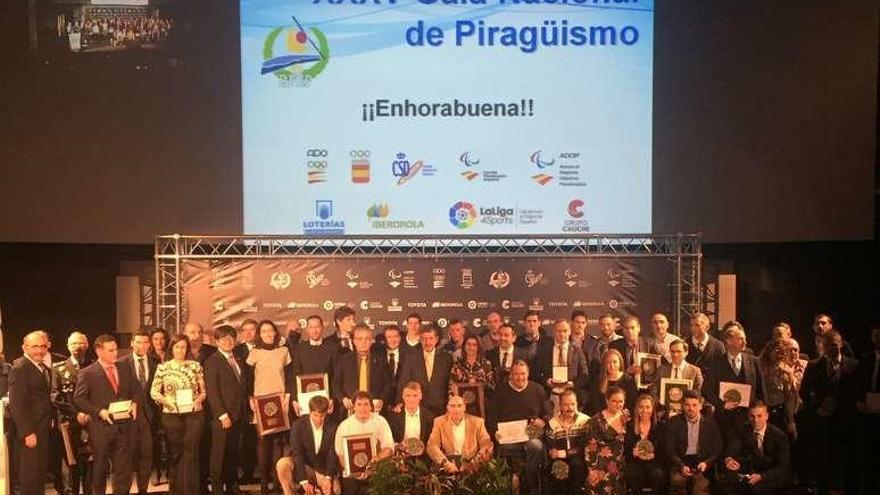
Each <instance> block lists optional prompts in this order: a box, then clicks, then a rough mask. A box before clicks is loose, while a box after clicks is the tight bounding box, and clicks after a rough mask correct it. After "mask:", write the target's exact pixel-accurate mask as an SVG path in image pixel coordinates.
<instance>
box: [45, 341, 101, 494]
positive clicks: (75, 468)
mask: <svg viewBox="0 0 880 495" xmlns="http://www.w3.org/2000/svg"><path fill="white" fill-rule="evenodd" d="M88 349H89V339H88V338H87V337H86V336H85V334H83V333H82V332H77V331H75V332H72V333H71V334H70V336H69V337H67V350H68V351H70V357H68V358H67V359H66V360H65V361H61V362H60V363H55V364H53V365H52V403H53V404H54V405H55V407H56V408H57V409H58V427H59V429H61V428H67V431H68V434H69V438H70V442H71V448H72V449H73V454H74V458H75V460H76V463H75V464H73V465H70V464H69V461H68V459H67V455H66V453H65V455H62V458H63V459H64V463H65V465H66V466H67V473H66V476H65V479H64V493H77V494H78V493H81V492H82V493H89V492H90V491H91V489H92V461H91V460H90V459H91V455H90V454H89V452H88V444H87V442H88V430H87V429H86V427H87V425H88V423H89V421H90V420H91V418H90V417H89V415H88V414H86V413H84V412H82V411H79V410H78V409H77V408H76V406H75V405H73V392H74V390H75V389H76V375H77V374H78V373H79V370H80V369H81V368H85V367H86V366H88V365H89V364H91V360H90V359H89V358H88V357H87V351H88ZM62 449H63V446H62Z"/></svg>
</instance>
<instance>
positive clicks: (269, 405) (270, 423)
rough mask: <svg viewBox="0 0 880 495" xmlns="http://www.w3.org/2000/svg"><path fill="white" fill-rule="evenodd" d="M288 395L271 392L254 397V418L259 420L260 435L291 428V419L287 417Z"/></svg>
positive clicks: (258, 430) (258, 429)
mask: <svg viewBox="0 0 880 495" xmlns="http://www.w3.org/2000/svg"><path fill="white" fill-rule="evenodd" d="M288 397H289V396H288V394H269V395H260V396H257V397H254V403H255V406H256V411H255V413H256V414H254V419H255V420H256V422H257V433H259V434H260V436H266V435H270V434H272V433H278V432H279V431H286V430H289V429H290V419H289V418H288V417H287V402H288Z"/></svg>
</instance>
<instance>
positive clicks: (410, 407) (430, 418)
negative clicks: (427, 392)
mask: <svg viewBox="0 0 880 495" xmlns="http://www.w3.org/2000/svg"><path fill="white" fill-rule="evenodd" d="M421 404H422V386H421V385H419V383H418V382H408V383H405V384H403V408H402V409H401V410H400V412H391V413H388V414H387V415H385V419H387V420H388V426H389V427H390V428H391V435H392V436H393V437H394V442H395V443H400V442H402V441H404V440H405V439H406V438H410V437H417V438H418V439H419V440H421V441H422V444H424V445H427V444H428V437H429V436H430V435H431V428H432V427H433V425H434V414H433V413H432V412H431V411H430V410H428V409H425V408H424V407H421Z"/></svg>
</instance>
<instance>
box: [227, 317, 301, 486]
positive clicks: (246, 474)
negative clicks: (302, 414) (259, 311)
mask: <svg viewBox="0 0 880 495" xmlns="http://www.w3.org/2000/svg"><path fill="white" fill-rule="evenodd" d="M258 326H259V325H258V324H257V320H254V319H252V318H248V319H246V320H244V321H242V322H241V325H240V326H239V327H238V344H236V345H235V347H234V348H233V349H232V354H233V355H234V356H235V360H236V362H238V363H239V365H240V366H239V369H241V381H242V383H243V385H244V389H245V395H246V396H248V397H250V396H251V395H254V368H253V367H252V366H250V365H248V364H247V358H248V354H250V352H251V349H253V348H254V347H256V340H257V327H258ZM295 355H296V354H294V356H295ZM245 414H246V416H247V417H246V418H245V421H244V425H243V426H242V428H241V430H242V433H241V456H240V459H241V470H242V476H241V480H240V483H241V484H251V483H253V482H254V468H256V467H257V429H256V427H255V425H253V424H252V423H251V420H252V419H253V412H252V411H251V409H250V407H248V408H246V412H245Z"/></svg>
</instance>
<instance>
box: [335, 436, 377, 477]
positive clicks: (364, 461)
mask: <svg viewBox="0 0 880 495" xmlns="http://www.w3.org/2000/svg"><path fill="white" fill-rule="evenodd" d="M375 456H376V442H374V441H373V435H372V434H367V435H349V436H346V437H345V456H344V457H345V465H344V466H343V469H344V470H345V472H344V474H343V475H344V476H347V477H350V476H352V475H356V474H360V473H363V472H365V471H366V470H367V466H368V465H369V464H370V461H371V460H373V457H375Z"/></svg>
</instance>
